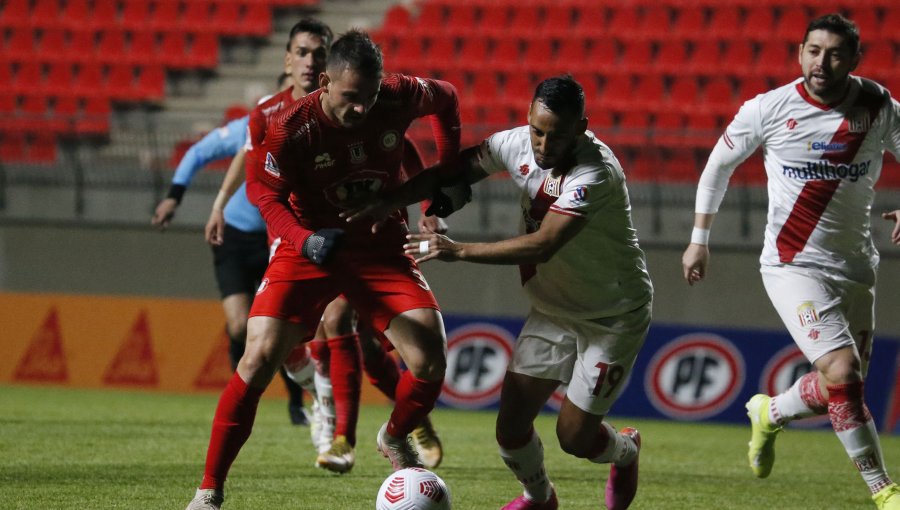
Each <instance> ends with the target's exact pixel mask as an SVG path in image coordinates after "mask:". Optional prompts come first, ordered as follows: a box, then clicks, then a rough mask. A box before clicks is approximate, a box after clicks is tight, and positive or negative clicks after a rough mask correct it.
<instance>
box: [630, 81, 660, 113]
mask: <svg viewBox="0 0 900 510" xmlns="http://www.w3.org/2000/svg"><path fill="white" fill-rule="evenodd" d="M665 93H666V84H665V82H664V81H663V77H662V76H661V75H659V74H647V75H644V76H641V77H640V78H639V80H638V85H637V88H636V89H635V90H634V91H633V93H632V94H633V99H632V105H631V108H633V109H636V110H640V111H645V112H655V111H658V110H659V109H660V108H661V107H662V105H663V99H664V97H665Z"/></svg>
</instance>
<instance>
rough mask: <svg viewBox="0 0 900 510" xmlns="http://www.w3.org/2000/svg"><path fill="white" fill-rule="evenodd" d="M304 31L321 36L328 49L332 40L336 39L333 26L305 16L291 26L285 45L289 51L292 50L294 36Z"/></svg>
mask: <svg viewBox="0 0 900 510" xmlns="http://www.w3.org/2000/svg"><path fill="white" fill-rule="evenodd" d="M303 32H308V33H310V34H314V35H317V36H319V38H320V39H322V45H323V46H325V48H326V49H327V48H328V47H329V46H331V41H333V40H334V33H333V32H332V31H331V27H329V26H328V25H326V24H325V23H322V22H321V21H319V20H317V19H315V18H303V19H301V20H300V21H298V22H297V23H294V26H292V27H291V32H290V35H288V40H287V44H286V45H285V46H286V49H287V51H291V41H293V40H294V36H295V35H297V34H300V33H303Z"/></svg>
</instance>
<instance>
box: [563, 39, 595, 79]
mask: <svg viewBox="0 0 900 510" xmlns="http://www.w3.org/2000/svg"><path fill="white" fill-rule="evenodd" d="M556 60H557V61H558V62H559V63H561V64H562V65H563V67H564V71H566V72H570V73H578V72H579V71H581V70H584V69H585V68H587V67H589V63H588V60H587V46H586V45H585V40H584V39H581V38H578V37H566V38H563V39H562V40H561V41H560V43H559V48H558V49H557V53H556Z"/></svg>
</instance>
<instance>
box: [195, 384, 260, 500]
mask: <svg viewBox="0 0 900 510" xmlns="http://www.w3.org/2000/svg"><path fill="white" fill-rule="evenodd" d="M263 391H265V390H264V389H262V388H251V387H250V386H247V383H245V382H244V381H243V379H241V377H240V376H239V375H238V374H237V372H235V373H234V375H232V376H231V380H230V381H228V386H226V387H225V391H223V392H222V396H221V397H219V405H218V407H216V416H215V418H213V425H212V434H211V435H210V438H209V449H208V450H207V451H206V469H205V470H204V472H203V482H201V483H200V488H201V489H218V490H222V489H223V487H224V485H225V477H226V476H228V470H229V469H231V463H232V462H234V459H235V458H237V456H238V452H239V451H241V447H242V446H244V443H245V442H246V441H247V438H248V437H250V431H251V430H252V429H253V420H254V419H255V418H256V406H257V405H258V404H259V398H260V397H261V396H262V394H263Z"/></svg>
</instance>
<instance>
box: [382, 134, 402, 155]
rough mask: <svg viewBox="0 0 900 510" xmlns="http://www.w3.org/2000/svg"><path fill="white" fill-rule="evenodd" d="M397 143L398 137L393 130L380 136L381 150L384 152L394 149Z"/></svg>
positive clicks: (398, 141)
mask: <svg viewBox="0 0 900 510" xmlns="http://www.w3.org/2000/svg"><path fill="white" fill-rule="evenodd" d="M399 143H400V135H399V134H398V133H397V132H396V131H394V130H393V129H392V130H390V131H388V132H386V133H384V134H383V135H381V148H382V149H384V150H386V151H392V150H394V149H396V148H397V145H399Z"/></svg>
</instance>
